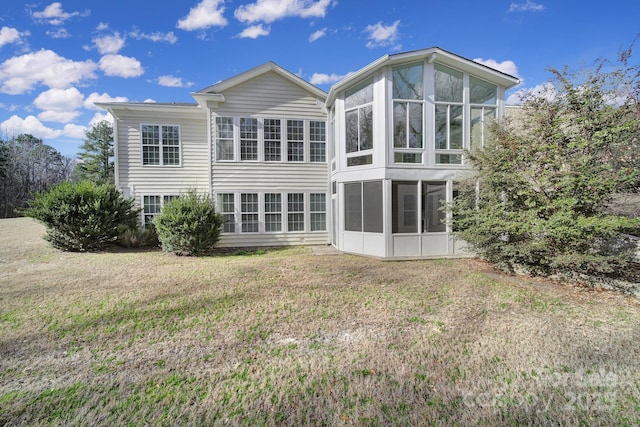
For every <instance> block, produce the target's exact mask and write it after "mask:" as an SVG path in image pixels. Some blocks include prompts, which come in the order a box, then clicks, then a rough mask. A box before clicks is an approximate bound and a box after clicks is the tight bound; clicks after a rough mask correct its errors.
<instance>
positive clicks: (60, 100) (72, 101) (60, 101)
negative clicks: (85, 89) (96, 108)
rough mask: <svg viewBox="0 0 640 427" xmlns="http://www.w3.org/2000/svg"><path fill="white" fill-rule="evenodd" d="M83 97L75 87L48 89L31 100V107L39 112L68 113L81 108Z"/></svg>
mask: <svg viewBox="0 0 640 427" xmlns="http://www.w3.org/2000/svg"><path fill="white" fill-rule="evenodd" d="M83 100H84V96H83V95H82V94H81V93H80V91H79V90H78V89H76V88H75V87H70V88H68V89H49V90H47V91H44V92H42V93H41V94H40V95H38V97H37V98H36V99H34V100H33V105H35V106H36V107H38V108H39V109H41V110H53V111H69V110H75V109H76V108H79V107H81V106H82V102H83Z"/></svg>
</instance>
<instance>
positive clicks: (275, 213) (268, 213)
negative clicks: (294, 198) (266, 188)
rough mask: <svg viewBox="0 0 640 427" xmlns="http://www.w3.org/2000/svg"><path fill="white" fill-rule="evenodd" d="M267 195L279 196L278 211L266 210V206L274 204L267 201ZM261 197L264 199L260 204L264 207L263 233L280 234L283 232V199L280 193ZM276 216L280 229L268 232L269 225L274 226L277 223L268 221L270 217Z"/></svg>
mask: <svg viewBox="0 0 640 427" xmlns="http://www.w3.org/2000/svg"><path fill="white" fill-rule="evenodd" d="M268 195H271V196H279V197H280V200H279V205H280V209H279V210H277V211H275V210H273V211H272V210H267V206H268V204H269V205H270V206H272V205H273V204H274V203H275V202H273V201H270V200H267V196H268ZM262 197H263V199H264V201H263V203H262V206H263V207H264V232H265V233H282V232H283V230H284V227H283V221H282V220H283V218H284V215H283V206H282V200H283V199H284V198H283V197H282V193H264V195H263V196H262ZM276 216H279V217H280V221H279V224H280V229H279V230H268V229H267V228H269V224H276V223H277V222H272V221H270V220H269V219H270V218H271V217H276Z"/></svg>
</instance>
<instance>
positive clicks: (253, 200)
mask: <svg viewBox="0 0 640 427" xmlns="http://www.w3.org/2000/svg"><path fill="white" fill-rule="evenodd" d="M240 205H241V206H240V211H241V212H242V232H243V233H257V232H258V231H259V230H258V209H259V205H258V194H257V193H242V194H241V195H240Z"/></svg>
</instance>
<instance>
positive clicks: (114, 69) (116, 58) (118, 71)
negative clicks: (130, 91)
mask: <svg viewBox="0 0 640 427" xmlns="http://www.w3.org/2000/svg"><path fill="white" fill-rule="evenodd" d="M99 66H100V69H101V70H102V71H103V72H104V74H105V75H107V76H115V77H124V78H125V79H127V78H129V77H138V76H141V75H142V74H144V68H142V64H140V61H138V60H137V59H135V58H131V57H129V56H122V55H105V56H103V57H102V58H100V63H99Z"/></svg>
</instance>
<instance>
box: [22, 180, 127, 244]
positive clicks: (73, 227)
mask: <svg viewBox="0 0 640 427" xmlns="http://www.w3.org/2000/svg"><path fill="white" fill-rule="evenodd" d="M138 213H139V210H137V209H135V208H134V202H133V199H124V198H123V196H122V193H120V192H119V191H118V190H117V189H116V188H115V186H113V185H112V184H96V183H94V182H92V181H81V182H76V183H72V182H69V181H65V182H63V183H61V184H59V185H57V186H55V187H53V188H52V189H50V190H49V191H46V192H42V193H38V194H37V195H36V196H35V197H34V199H33V200H31V201H30V202H29V207H28V208H27V209H25V210H24V214H25V215H26V216H29V217H32V218H35V219H37V220H38V221H40V222H42V223H43V224H44V225H45V226H46V227H47V234H46V235H45V239H46V240H47V241H49V242H50V243H51V245H52V246H54V247H56V248H58V249H62V250H67V251H93V250H98V249H102V248H104V247H105V246H107V245H109V244H111V243H113V242H115V241H116V239H117V237H118V235H119V234H120V233H121V231H123V230H125V229H127V228H135V227H136V224H137V220H138Z"/></svg>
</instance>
